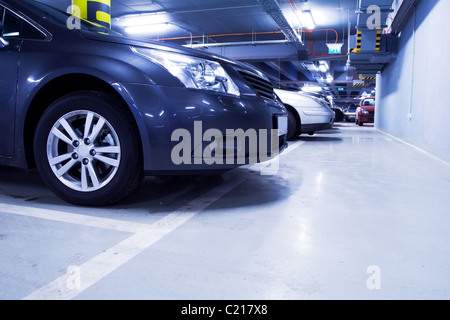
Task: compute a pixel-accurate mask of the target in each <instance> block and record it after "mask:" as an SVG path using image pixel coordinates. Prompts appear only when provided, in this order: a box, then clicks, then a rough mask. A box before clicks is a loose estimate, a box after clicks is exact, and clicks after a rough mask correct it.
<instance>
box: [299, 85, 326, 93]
mask: <svg viewBox="0 0 450 320" xmlns="http://www.w3.org/2000/svg"><path fill="white" fill-rule="evenodd" d="M302 91H303V92H320V91H322V87H319V86H304V87H303V88H302Z"/></svg>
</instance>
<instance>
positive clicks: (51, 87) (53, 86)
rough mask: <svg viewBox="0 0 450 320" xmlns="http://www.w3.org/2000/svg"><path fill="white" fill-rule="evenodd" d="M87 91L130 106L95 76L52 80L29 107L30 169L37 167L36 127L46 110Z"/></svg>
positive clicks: (25, 135) (26, 121) (27, 150)
mask: <svg viewBox="0 0 450 320" xmlns="http://www.w3.org/2000/svg"><path fill="white" fill-rule="evenodd" d="M86 90H89V91H99V92H103V93H107V94H110V95H112V96H114V97H115V98H116V99H119V100H120V101H121V102H122V104H123V105H124V106H128V103H127V102H126V100H125V99H124V97H122V96H121V94H119V93H118V92H117V90H116V89H115V88H114V87H113V86H112V85H111V84H109V83H108V82H106V81H104V80H103V79H100V78H98V77H95V76H92V75H89V74H66V75H61V76H58V77H56V78H54V79H52V80H50V81H49V82H48V83H46V84H45V85H44V86H43V87H42V88H40V89H39V91H38V92H37V93H36V94H35V95H34V97H33V99H32V100H31V102H30V103H29V105H28V108H27V112H26V116H25V119H24V126H23V143H24V151H25V158H26V162H27V166H28V167H29V168H34V167H35V161H34V152H33V140H34V135H35V131H36V127H37V125H38V123H39V120H40V118H41V116H42V115H43V114H44V112H45V110H47V108H48V107H49V106H50V105H51V104H52V103H53V102H55V101H56V100H58V99H59V98H61V97H63V96H65V95H67V94H69V93H73V92H77V91H86ZM126 109H127V110H126V111H127V112H130V113H131V114H133V111H132V110H131V109H130V108H129V107H127V108H126ZM133 115H134V114H133ZM133 119H135V123H134V125H136V129H137V130H138V131H139V133H140V130H139V126H138V125H137V123H136V118H135V117H133Z"/></svg>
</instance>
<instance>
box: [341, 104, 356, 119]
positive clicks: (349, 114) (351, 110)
mask: <svg viewBox="0 0 450 320" xmlns="http://www.w3.org/2000/svg"><path fill="white" fill-rule="evenodd" d="M357 108H358V106H357V105H356V104H354V103H352V104H350V105H349V106H348V107H347V108H346V109H344V114H345V121H346V122H355V120H356V109H357Z"/></svg>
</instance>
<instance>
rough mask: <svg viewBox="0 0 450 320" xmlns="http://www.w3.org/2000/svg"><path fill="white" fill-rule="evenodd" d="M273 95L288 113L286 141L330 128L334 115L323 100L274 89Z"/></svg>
mask: <svg viewBox="0 0 450 320" xmlns="http://www.w3.org/2000/svg"><path fill="white" fill-rule="evenodd" d="M275 93H276V94H277V95H278V97H279V98H280V99H281V101H282V102H283V103H284V104H285V106H286V109H287V111H288V115H289V125H288V134H287V137H288V140H292V139H294V138H296V137H298V136H299V135H301V134H303V133H307V134H309V135H313V134H314V133H315V132H316V131H321V130H326V129H330V128H332V126H333V123H334V118H335V113H334V112H333V110H331V109H330V107H329V105H328V103H327V101H325V100H324V99H322V98H320V97H314V96H312V95H308V94H305V93H302V92H299V91H291V90H284V89H275Z"/></svg>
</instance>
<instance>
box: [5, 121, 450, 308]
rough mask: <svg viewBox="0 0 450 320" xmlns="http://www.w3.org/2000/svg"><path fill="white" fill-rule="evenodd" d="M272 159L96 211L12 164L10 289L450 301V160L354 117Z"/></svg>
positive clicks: (110, 295) (23, 293) (33, 295)
mask: <svg viewBox="0 0 450 320" xmlns="http://www.w3.org/2000/svg"><path fill="white" fill-rule="evenodd" d="M272 168H276V167H272ZM260 169H261V166H252V167H243V168H240V169H237V170H234V171H232V172H229V173H228V174H226V175H224V176H212V177H184V178H175V179H172V180H170V181H156V180H155V179H153V178H147V179H146V180H145V181H144V184H143V186H142V188H141V189H140V190H139V191H138V192H137V193H136V194H135V195H133V196H132V197H131V198H129V199H128V200H127V201H126V202H125V203H121V204H120V205H116V206H114V207H110V208H101V209H92V208H81V207H76V206H72V205H68V204H66V203H64V202H62V201H60V200H59V199H58V198H56V197H55V196H54V195H53V194H52V193H51V192H50V191H49V190H48V189H47V188H46V187H45V186H44V185H43V183H42V181H41V180H40V179H39V177H38V175H37V174H36V173H35V172H33V171H32V172H23V171H19V170H15V169H10V168H3V167H2V168H0V256H1V262H0V299H13V300H16V299H161V300H172V299H180V300H185V299H189V300H191V299H194V300H196V299H213V300H216V299H217V300H222V299H233V300H244V299H245V300H247V299H249V300H265V299H274V300H298V299H449V298H450V245H449V244H450V232H449V230H450V210H449V208H450V165H449V164H447V163H445V162H442V161H439V160H437V159H435V158H433V157H430V156H429V155H427V154H425V153H423V152H420V151H419V150H417V149H414V148H412V147H411V146H409V145H406V144H404V143H401V142H399V141H398V140H396V139H394V138H392V137H390V136H388V135H385V134H383V133H381V132H379V131H377V130H376V129H374V128H373V127H369V126H368V127H363V128H360V127H357V126H355V125H354V124H344V123H342V124H336V126H335V128H334V129H332V130H328V131H325V132H322V133H318V134H316V135H315V136H312V137H310V136H301V137H299V138H298V140H297V141H295V142H293V143H291V144H290V147H289V148H288V150H287V151H286V152H285V153H284V154H283V155H281V156H280V158H279V169H278V171H277V173H276V174H274V175H270V174H269V175H261V172H260ZM266 169H267V168H266Z"/></svg>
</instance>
